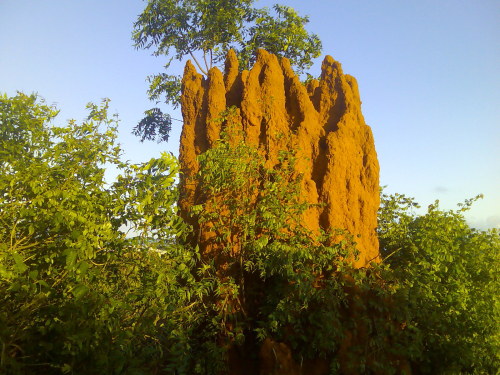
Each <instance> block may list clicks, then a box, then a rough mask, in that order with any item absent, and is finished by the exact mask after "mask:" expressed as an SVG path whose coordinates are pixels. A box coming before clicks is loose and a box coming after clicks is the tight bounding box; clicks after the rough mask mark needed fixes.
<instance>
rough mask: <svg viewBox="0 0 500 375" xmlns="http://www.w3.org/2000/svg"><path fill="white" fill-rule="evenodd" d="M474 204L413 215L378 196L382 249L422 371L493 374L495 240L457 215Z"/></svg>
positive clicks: (399, 199)
mask: <svg viewBox="0 0 500 375" xmlns="http://www.w3.org/2000/svg"><path fill="white" fill-rule="evenodd" d="M478 198H480V196H478V197H476V198H475V199H478ZM475 199H472V200H468V201H466V202H465V204H461V205H459V206H460V208H459V209H458V210H456V211H442V210H440V209H439V206H438V202H436V203H435V204H433V205H430V206H429V208H428V210H427V213H425V214H423V215H417V214H415V213H414V212H413V210H412V209H413V208H417V207H418V205H417V204H416V203H415V202H414V201H413V200H412V199H410V198H407V197H405V196H403V195H399V194H396V195H393V196H388V195H385V194H383V195H382V207H381V210H380V215H379V217H380V220H379V225H380V226H379V238H380V244H381V252H382V255H383V257H384V262H387V263H389V264H390V265H391V267H392V268H393V269H394V273H395V277H396V279H397V281H398V283H400V284H401V285H402V286H403V287H404V289H406V303H407V304H408V312H409V314H410V315H409V324H412V325H413V327H414V329H415V332H416V334H417V335H418V339H419V341H420V342H421V348H420V351H419V352H418V353H415V354H416V355H415V358H414V360H415V366H416V367H417V368H418V369H419V371H420V372H422V373H429V374H431V373H432V374H439V373H443V374H444V373H453V374H458V373H478V374H483V373H487V374H495V373H496V371H498V369H499V366H500V358H499V355H498V353H500V332H499V328H498V327H500V319H499V318H500V316H499V314H500V310H499V305H498V301H497V297H498V290H499V288H500V285H499V282H498V269H500V253H499V250H500V236H499V232H498V230H495V229H493V230H488V231H479V230H476V229H473V228H471V227H470V226H469V225H468V224H467V223H466V221H465V218H464V216H463V212H464V211H466V210H467V209H469V207H470V205H471V204H472V203H473V201H474V200H475Z"/></svg>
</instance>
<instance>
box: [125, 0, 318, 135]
mask: <svg viewBox="0 0 500 375" xmlns="http://www.w3.org/2000/svg"><path fill="white" fill-rule="evenodd" d="M254 2H255V0H215V1H214V0H149V1H148V4H147V6H146V8H145V10H144V11H143V12H142V14H141V15H139V17H138V19H137V21H136V22H135V24H134V31H133V34H132V37H133V40H134V42H135V47H136V48H143V49H150V48H154V49H155V50H154V52H153V54H154V55H155V56H166V57H167V58H168V59H169V60H168V62H167V63H166V65H165V69H166V72H162V73H160V74H157V75H153V76H150V77H148V80H149V83H150V88H149V91H148V95H149V98H150V99H151V100H154V101H156V102H157V103H159V102H161V101H164V102H165V103H167V104H168V103H169V104H171V105H173V106H174V108H175V107H177V106H178V105H179V98H180V77H179V76H178V75H176V74H171V73H169V71H168V70H169V67H170V63H171V62H172V60H173V59H174V58H175V59H177V60H182V59H183V58H184V57H186V56H189V57H190V58H192V59H193V61H194V62H195V64H196V65H197V66H198V68H199V69H200V71H201V72H202V73H203V74H205V75H206V74H207V73H208V70H209V69H210V68H211V67H212V66H214V64H218V63H221V62H222V61H223V60H224V58H225V56H226V54H227V52H228V51H229V49H231V48H233V49H235V50H236V52H237V55H238V58H239V60H240V68H241V69H247V68H249V67H250V66H251V64H252V63H253V62H254V53H255V51H256V50H257V49H258V48H264V49H266V50H267V51H269V52H271V53H274V54H276V55H278V56H283V57H287V58H289V59H290V60H291V62H292V66H293V67H295V69H296V70H297V71H298V72H300V73H302V72H304V70H306V69H308V68H309V67H310V66H311V65H312V59H314V58H316V57H318V56H319V55H320V52H321V42H320V40H319V38H318V37H317V36H316V35H315V34H310V33H308V32H307V31H306V30H305V27H304V26H305V25H306V24H307V22H308V18H307V17H301V16H299V15H298V14H297V12H296V11H295V10H293V9H292V8H290V7H287V6H283V5H274V7H273V11H271V10H270V9H268V8H260V9H259V8H255V7H253V3H254ZM145 114H146V116H145V118H144V119H143V120H142V121H141V122H140V123H139V124H138V125H137V126H136V127H135V129H134V134H136V135H138V136H140V137H141V139H142V140H145V139H149V140H153V139H157V140H158V141H163V140H164V141H166V140H168V133H169V130H170V127H171V121H172V119H171V118H170V116H169V115H166V114H163V113H162V112H161V110H160V109H158V108H154V109H151V110H149V111H146V112H145Z"/></svg>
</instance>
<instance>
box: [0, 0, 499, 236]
mask: <svg viewBox="0 0 500 375" xmlns="http://www.w3.org/2000/svg"><path fill="white" fill-rule="evenodd" d="M273 3H274V1H267V0H261V1H257V5H261V6H270V5H272V4H273ZM280 3H281V4H285V5H289V6H292V7H294V8H295V9H296V10H297V11H299V13H300V14H302V15H309V17H310V23H309V25H308V29H309V30H310V31H312V32H315V33H316V34H318V36H319V37H320V38H321V40H322V42H323V52H324V54H329V55H331V56H333V57H334V58H335V59H336V60H338V61H340V62H341V63H342V65H343V69H344V72H345V73H348V74H351V75H353V76H355V77H356V78H357V80H358V83H359V87H360V93H361V98H362V101H363V113H364V116H365V119H366V122H367V123H368V124H369V125H370V126H371V127H372V129H373V132H374V136H375V143H376V148H377V152H378V157H379V161H380V165H381V181H380V182H381V185H388V191H389V192H399V193H404V194H407V195H409V196H413V197H415V198H416V199H417V201H419V202H420V203H421V204H422V205H423V206H426V205H428V204H430V203H432V202H433V201H434V200H435V199H439V200H440V201H441V203H442V206H443V207H444V208H454V207H455V204H456V203H458V202H462V201H463V200H464V199H466V198H470V197H473V196H475V195H477V194H479V193H483V194H484V195H485V198H484V199H483V200H482V201H480V202H479V203H476V205H475V207H474V208H473V209H472V211H471V212H470V213H469V214H468V219H469V221H470V222H471V223H472V224H473V225H474V226H478V227H482V228H485V227H493V226H497V227H500V127H499V125H500V100H499V99H500V74H499V66H500V22H498V20H500V2H498V1H496V0H475V1H468V0H418V1H417V0H407V1H401V0H390V1H389V0H379V1H373V0H350V1H345V0H310V1H303V0H283V1H280ZM144 6H145V2H143V1H140V0H107V1H103V0H80V1H69V0H46V1H40V0H0V91H2V92H6V93H7V94H9V95H13V94H15V92H16V90H20V91H24V92H26V93H31V92H38V93H39V94H40V95H41V96H42V97H44V98H45V99H46V101H47V102H48V103H57V105H58V107H59V108H60V109H61V114H60V117H59V119H60V121H64V120H65V119H69V118H75V119H77V120H81V119H83V118H84V116H85V110H84V108H85V105H86V103H88V102H89V101H93V102H99V101H100V99H101V98H104V97H107V98H110V99H111V110H112V111H113V112H116V113H118V114H119V116H120V118H121V120H122V121H121V128H120V142H121V144H122V146H123V148H124V151H125V154H124V155H125V158H126V159H129V160H131V161H132V162H141V161H145V160H148V159H149V158H151V157H154V156H157V155H159V153H160V152H161V151H165V150H167V151H171V152H173V153H174V154H178V139H179V134H180V124H177V126H176V127H175V128H174V131H173V132H172V135H171V138H172V140H171V141H169V143H167V144H165V143H163V144H156V143H154V142H148V143H144V144H141V143H140V142H139V140H138V139H137V138H136V137H134V136H133V135H131V134H130V132H131V129H132V128H133V127H134V125H135V124H136V123H137V122H138V121H139V120H140V119H141V118H142V117H141V116H142V114H143V112H144V110H146V109H148V108H151V107H152V103H149V102H148V100H147V97H146V89H147V83H146V81H145V78H146V76H147V75H149V74H154V73H157V72H159V71H161V70H162V67H163V65H164V63H165V62H166V61H165V60H164V59H162V58H155V57H153V56H151V55H150V52H148V51H137V50H135V49H134V48H133V47H132V41H131V39H130V34H131V31H132V24H133V22H134V20H135V19H136V17H137V15H138V14H139V13H140V12H141V11H142V9H143V8H144ZM320 62H321V59H318V61H317V64H316V65H315V66H314V67H313V68H312V70H311V73H312V74H313V75H317V74H319V69H320ZM182 66H183V65H182V64H174V65H173V66H172V69H173V70H174V71H176V72H178V73H181V72H182ZM173 114H174V115H175V116H176V117H177V118H180V114H179V112H174V113H173ZM174 125H176V124H174Z"/></svg>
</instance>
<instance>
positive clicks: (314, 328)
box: [0, 94, 500, 375]
mask: <svg viewBox="0 0 500 375" xmlns="http://www.w3.org/2000/svg"><path fill="white" fill-rule="evenodd" d="M107 104H108V102H107V101H103V103H102V105H100V106H96V105H93V104H89V106H88V110H89V117H88V119H87V120H86V121H84V122H83V123H82V124H77V123H76V122H75V121H73V120H72V121H70V122H69V123H68V124H67V125H65V126H56V125H54V119H55V117H56V115H57V110H55V109H54V108H52V107H49V106H47V105H45V104H43V102H40V101H39V100H38V99H37V98H36V96H26V95H23V94H18V95H17V96H15V97H12V98H9V97H6V96H1V97H0V169H1V171H2V173H1V174H0V350H1V352H0V372H1V373H5V374H16V375H17V374H28V375H29V374H60V373H68V374H71V373H72V374H94V373H106V374H150V373H162V374H177V375H178V374H184V375H188V374H221V373H224V371H225V367H226V365H227V356H228V355H229V353H230V351H231V350H232V349H234V348H236V349H238V348H239V349H240V350H242V351H244V352H246V353H247V360H250V361H254V362H255V361H256V360H257V358H256V355H257V353H258V351H259V348H260V344H261V343H262V342H263V340H265V339H266V338H270V339H272V340H274V341H277V342H283V343H286V344H287V345H288V346H289V347H290V348H291V349H292V352H293V356H294V359H295V361H296V363H303V362H304V361H307V360H308V359H314V358H327V359H329V360H331V363H330V365H331V373H332V374H338V373H346V372H357V373H381V374H395V373H401V372H403V371H404V370H403V369H404V368H405V367H404V364H405V363H404V360H405V359H410V360H411V361H412V366H413V368H414V370H416V371H418V372H419V373H432V374H458V373H475V374H485V373H486V374H495V373H496V371H497V370H498V366H499V358H498V353H499V331H498V326H499V324H498V323H499V307H498V302H497V301H496V296H497V291H498V289H499V285H498V271H497V270H498V269H499V261H500V257H499V248H500V246H499V245H500V236H499V233H498V231H497V230H490V231H478V230H475V229H472V228H470V227H469V226H468V225H467V223H466V222H465V219H464V217H463V211H465V210H467V209H468V208H469V207H470V205H471V204H472V203H473V201H474V200H468V201H466V202H465V204H463V205H461V206H460V208H459V210H457V211H442V210H440V209H439V208H438V205H437V203H436V204H434V205H431V206H430V207H429V209H428V211H427V213H426V214H424V215H417V214H415V213H414V212H413V209H414V208H417V207H418V205H417V204H416V203H415V202H414V201H413V200H412V199H409V198H407V197H405V196H402V195H395V196H387V195H383V196H382V203H383V204H382V207H381V210H380V213H379V218H380V221H379V229H378V231H379V237H380V243H381V252H382V255H383V258H384V261H383V263H382V264H380V265H376V264H372V265H371V267H369V268H361V269H353V267H352V263H351V260H352V258H353V257H354V256H355V251H354V243H353V240H352V239H351V238H349V236H347V235H346V234H345V233H343V235H342V236H340V237H342V238H344V240H343V241H341V242H334V241H332V236H333V237H339V236H338V234H339V233H337V232H336V231H333V232H332V233H312V232H311V231H309V230H308V229H307V228H305V227H304V226H303V220H302V218H303V214H304V213H305V212H306V211H307V210H308V209H310V208H311V206H310V205H309V204H307V203H305V202H303V200H302V199H301V184H302V181H301V176H300V174H297V172H296V171H295V163H296V162H297V156H296V154H295V153H294V152H281V153H280V154H279V155H278V159H277V163H275V165H271V164H270V162H269V161H268V160H266V159H265V157H264V156H263V154H262V153H261V151H260V150H258V149H256V148H254V147H251V146H249V145H246V144H245V143H244V142H243V140H242V139H243V137H242V135H241V134H240V133H239V132H238V131H236V130H235V128H228V129H226V130H225V131H224V132H223V133H222V135H221V139H220V140H219V141H218V142H217V144H216V145H215V147H213V148H212V149H210V150H209V151H207V152H206V153H204V154H203V155H201V156H200V157H199V162H200V170H199V173H198V175H197V177H196V178H197V179H198V181H197V183H198V189H199V192H200V193H201V194H202V197H203V203H202V204H200V205H198V206H194V207H193V209H192V214H193V215H194V216H195V218H196V220H197V222H198V223H199V225H200V227H201V228H202V229H209V231H210V232H211V233H213V236H208V237H204V238H195V237H193V234H192V233H191V232H190V231H189V228H187V226H186V224H185V223H184V222H183V221H182V220H181V219H180V217H179V216H178V215H177V212H176V205H175V204H176V202H177V199H178V193H177V189H176V187H175V181H176V175H177V173H178V166H177V163H176V161H175V159H174V158H173V157H172V156H171V155H169V154H162V155H161V157H160V158H157V159H152V160H150V161H149V162H147V163H144V164H141V165H129V164H127V163H123V162H121V161H120V158H119V156H120V152H121V151H120V149H119V147H118V146H116V144H115V139H116V127H117V120H116V119H114V118H111V119H110V118H108V115H107ZM231 115H232V112H231V111H228V112H227V113H226V114H225V116H226V118H225V119H224V118H223V119H221V121H225V120H234V119H229V117H230V116H231ZM227 122H228V123H234V121H227ZM290 149H294V147H292V146H290ZM109 166H114V167H115V168H117V169H118V170H119V171H120V175H119V176H118V177H117V179H116V181H114V182H112V183H107V182H106V181H105V173H104V171H105V168H107V167H109ZM205 233H206V232H205ZM193 239H194V244H195V245H197V246H199V247H200V248H202V249H207V248H210V246H211V247H212V248H215V249H217V251H216V253H215V254H214V255H213V256H212V255H211V254H207V253H203V252H201V255H200V252H199V250H198V247H195V248H192V247H191V245H190V244H191V243H192V242H193ZM203 251H205V250H203ZM252 355H253V356H254V357H252Z"/></svg>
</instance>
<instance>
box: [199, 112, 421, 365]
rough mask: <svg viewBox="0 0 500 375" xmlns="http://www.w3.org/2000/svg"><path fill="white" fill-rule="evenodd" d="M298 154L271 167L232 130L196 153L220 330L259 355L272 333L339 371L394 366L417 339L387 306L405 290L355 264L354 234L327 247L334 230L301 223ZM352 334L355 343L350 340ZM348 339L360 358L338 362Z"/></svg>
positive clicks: (300, 354)
mask: <svg viewBox="0 0 500 375" xmlns="http://www.w3.org/2000/svg"><path fill="white" fill-rule="evenodd" d="M229 116H230V112H229ZM229 122H231V121H229ZM296 161H297V157H296V156H295V155H294V153H293V152H281V153H280V154H279V157H278V164H277V165H274V166H270V165H269V162H268V161H266V159H265V158H264V156H263V155H262V153H261V152H260V151H259V150H257V149H255V148H254V147H252V146H248V145H246V144H245V142H244V141H243V137H242V135H241V134H239V133H238V131H235V130H234V129H227V130H226V131H225V132H223V133H222V135H221V140H219V141H218V143H217V144H216V145H215V146H214V147H213V148H211V149H210V150H208V151H207V152H205V153H204V154H202V155H200V157H199V162H200V170H199V173H198V184H199V185H198V189H199V191H200V192H202V194H203V198H204V203H203V204H201V205H198V206H194V207H193V214H194V215H195V217H196V218H197V221H198V223H200V227H201V229H202V230H209V231H210V232H212V233H213V236H212V237H210V238H209V239H208V241H207V242H204V243H203V245H204V246H208V247H215V248H216V249H217V250H216V254H214V255H213V258H212V256H211V255H210V256H209V257H208V259H205V262H207V264H205V267H206V269H213V267H214V265H215V270H218V271H217V276H218V277H217V279H216V282H217V286H216V289H215V294H214V295H213V296H212V297H211V298H210V299H208V301H207V304H209V305H211V306H213V312H212V313H211V315H212V316H213V318H212V319H213V320H215V321H216V322H218V323H217V324H216V325H214V326H213V329H214V331H213V337H217V341H218V342H220V343H223V344H224V345H222V347H225V348H231V347H234V346H236V347H242V348H245V349H244V350H245V351H246V352H247V353H248V352H250V353H254V355H256V353H258V351H259V349H258V348H259V345H260V343H262V341H263V340H264V339H266V338H271V339H273V340H275V341H279V342H285V343H286V344H287V345H289V346H290V347H291V348H292V349H293V352H294V356H295V360H296V361H297V363H301V362H302V361H303V360H306V359H312V358H318V357H322V358H330V359H331V360H332V361H331V366H332V371H333V372H332V373H337V372H335V371H336V370H335V369H336V368H338V367H339V366H342V367H343V368H344V369H346V368H352V369H354V370H355V371H361V372H364V371H372V370H373V371H375V370H380V369H381V368H382V369H385V371H386V372H385V373H394V372H395V367H394V366H395V365H394V363H395V362H396V361H397V359H398V358H402V357H400V355H401V354H406V352H405V350H406V347H407V346H408V345H407V344H408V342H409V341H410V338H411V337H410V336H411V335H410V333H408V332H407V331H406V330H404V329H400V328H398V327H399V326H400V325H401V323H402V322H403V321H404V320H403V319H405V318H406V316H403V314H404V313H405V312H404V311H401V309H399V308H394V307H393V304H392V303H388V301H393V302H394V301H395V300H396V299H397V298H398V296H396V293H397V292H398V288H397V287H395V286H394V285H390V283H386V282H385V281H382V280H381V274H382V273H384V272H386V271H385V270H384V269H382V268H380V269H372V270H370V271H367V270H366V269H361V270H356V269H354V268H353V267H352V262H351V260H350V259H352V258H353V252H354V244H353V243H352V242H351V240H350V239H349V238H348V236H346V239H345V240H344V241H341V242H340V243H333V244H330V243H331V241H329V236H330V235H332V234H336V233H330V234H326V233H324V234H321V235H318V234H314V233H312V232H311V231H309V230H308V229H307V228H305V227H304V226H303V220H302V219H303V214H304V212H305V211H306V210H307V209H309V208H311V205H310V204H307V203H305V202H303V201H302V199H301V194H300V192H301V176H300V175H298V174H297V173H296V172H295V169H294V165H295V163H296ZM209 259H210V260H213V262H214V265H212V266H211V265H210V263H209ZM215 270H213V271H212V272H213V273H215V272H216V271H215ZM398 319H399V320H398ZM398 322H399V323H398ZM346 335H350V336H352V337H354V338H353V339H352V340H351V342H352V344H349V345H347V344H345V342H344V340H345V337H346ZM342 345H347V347H348V350H349V352H352V353H355V355H353V356H352V357H351V358H348V359H346V360H344V361H343V363H339V361H340V360H341V358H340V355H339V350H340V348H341V347H342ZM403 352H404V353H403ZM218 355H222V354H221V353H219V354H218ZM256 360H257V359H256V358H254V359H253V361H254V362H255V361H256Z"/></svg>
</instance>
